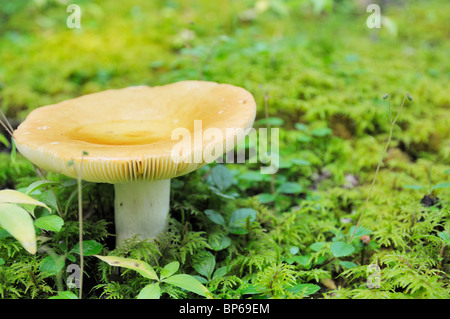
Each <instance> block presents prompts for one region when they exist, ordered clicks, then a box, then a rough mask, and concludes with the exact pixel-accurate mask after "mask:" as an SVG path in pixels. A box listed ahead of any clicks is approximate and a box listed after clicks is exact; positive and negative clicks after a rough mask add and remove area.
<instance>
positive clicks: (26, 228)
mask: <svg viewBox="0 0 450 319" xmlns="http://www.w3.org/2000/svg"><path fill="white" fill-rule="evenodd" d="M0 226H2V228H4V229H5V230H6V231H7V232H8V233H9V234H11V236H13V237H14V238H15V239H17V240H18V241H19V242H20V243H21V244H22V246H23V248H25V249H26V250H27V251H28V252H29V253H30V254H35V253H36V250H37V247H36V233H35V230H34V224H33V219H32V218H31V216H30V214H29V213H28V212H27V211H26V210H25V209H23V208H22V207H20V206H17V205H13V204H8V203H0Z"/></svg>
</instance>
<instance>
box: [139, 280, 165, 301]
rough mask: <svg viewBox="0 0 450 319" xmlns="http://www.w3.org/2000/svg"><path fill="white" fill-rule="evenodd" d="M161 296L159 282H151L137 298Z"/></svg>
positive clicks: (156, 297)
mask: <svg viewBox="0 0 450 319" xmlns="http://www.w3.org/2000/svg"><path fill="white" fill-rule="evenodd" d="M160 297H161V288H159V284H158V283H154V284H149V285H147V286H145V287H144V288H142V290H141V292H140V293H139V295H138V296H137V299H159V298H160Z"/></svg>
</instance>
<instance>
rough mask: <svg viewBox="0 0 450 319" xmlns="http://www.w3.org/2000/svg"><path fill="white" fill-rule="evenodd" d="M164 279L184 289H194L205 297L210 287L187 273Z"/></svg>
mask: <svg viewBox="0 0 450 319" xmlns="http://www.w3.org/2000/svg"><path fill="white" fill-rule="evenodd" d="M163 281H164V282H166V283H168V284H171V285H174V286H177V287H180V288H182V289H186V290H188V291H192V292H194V293H196V294H198V295H200V296H203V297H205V296H206V295H207V294H208V293H209V291H208V289H207V288H206V287H205V286H203V285H202V283H201V282H200V281H198V280H197V279H195V278H194V277H192V276H189V275H186V274H181V275H173V276H170V277H169V278H166V279H164V280H163Z"/></svg>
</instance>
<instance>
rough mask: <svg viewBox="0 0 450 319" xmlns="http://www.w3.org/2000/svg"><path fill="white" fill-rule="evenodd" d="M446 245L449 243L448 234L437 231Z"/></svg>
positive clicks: (449, 236)
mask: <svg viewBox="0 0 450 319" xmlns="http://www.w3.org/2000/svg"><path fill="white" fill-rule="evenodd" d="M437 235H438V236H439V237H440V238H441V239H442V240H443V241H444V243H446V244H447V245H450V235H449V233H448V232H443V231H442V232H439V233H438V234H437Z"/></svg>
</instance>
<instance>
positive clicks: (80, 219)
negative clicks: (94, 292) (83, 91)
mask: <svg viewBox="0 0 450 319" xmlns="http://www.w3.org/2000/svg"><path fill="white" fill-rule="evenodd" d="M84 155H87V153H86V152H83V154H82V156H81V161H80V171H79V172H78V173H77V186H78V224H79V233H78V241H79V247H80V274H81V275H80V288H79V291H78V299H82V297H83V273H84V254H83V191H82V174H83V158H84Z"/></svg>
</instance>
